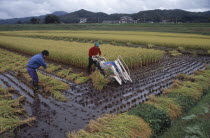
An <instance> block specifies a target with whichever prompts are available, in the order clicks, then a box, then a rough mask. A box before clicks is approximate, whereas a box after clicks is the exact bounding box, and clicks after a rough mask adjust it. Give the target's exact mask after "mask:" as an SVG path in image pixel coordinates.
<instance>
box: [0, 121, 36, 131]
mask: <svg viewBox="0 0 210 138" xmlns="http://www.w3.org/2000/svg"><path fill="white" fill-rule="evenodd" d="M35 120H36V118H35V117H31V118H28V119H25V120H21V119H20V118H18V117H16V118H3V117H0V134H2V133H4V132H7V131H9V130H11V129H13V128H16V127H18V126H21V125H23V124H29V125H30V124H31V123H32V122H33V121H35Z"/></svg>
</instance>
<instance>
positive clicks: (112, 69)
mask: <svg viewBox="0 0 210 138" xmlns="http://www.w3.org/2000/svg"><path fill="white" fill-rule="evenodd" d="M93 60H94V61H96V62H97V63H98V64H99V65H100V67H101V68H102V69H104V71H105V75H107V77H108V78H109V79H114V80H116V81H117V82H118V83H119V84H120V85H122V84H123V82H124V83H127V82H131V83H132V79H131V77H130V70H129V69H128V66H127V65H126V63H125V62H124V60H123V58H122V57H121V56H118V58H117V60H115V61H111V62H107V61H106V59H105V58H104V57H101V56H93Z"/></svg>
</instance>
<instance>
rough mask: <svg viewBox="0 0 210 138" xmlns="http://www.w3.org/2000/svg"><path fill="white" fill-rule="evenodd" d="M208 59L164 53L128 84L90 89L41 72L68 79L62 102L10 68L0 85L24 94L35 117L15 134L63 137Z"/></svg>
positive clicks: (137, 100)
mask: <svg viewBox="0 0 210 138" xmlns="http://www.w3.org/2000/svg"><path fill="white" fill-rule="evenodd" d="M209 62H210V58H207V57H193V56H180V57H167V56H166V57H165V58H164V60H163V61H162V62H161V63H156V64H153V65H150V66H148V67H144V68H141V69H139V70H136V71H135V72H133V73H132V79H133V83H132V84H125V85H123V86H119V85H118V84H110V85H109V86H107V87H106V88H105V89H104V90H102V91H97V90H94V89H92V88H91V85H89V84H83V85H76V84H73V83H71V82H68V81H66V80H64V79H61V78H57V77H55V76H53V75H50V74H47V73H44V72H42V73H43V74H45V75H50V76H52V77H55V78H57V79H60V80H62V81H64V82H66V83H69V85H70V86H71V88H70V89H69V90H67V91H66V92H65V93H64V95H65V96H66V97H67V98H68V99H69V102H66V103H64V102H59V101H56V100H54V99H52V98H45V97H43V96H42V95H41V94H40V93H36V92H34V91H33V90H32V89H31V88H30V87H28V86H27V85H26V84H24V83H22V82H21V81H19V80H18V79H16V78H15V77H14V74H13V73H12V72H8V73H5V74H0V85H3V87H5V88H6V87H10V86H13V87H14V88H15V89H16V90H17V92H16V93H14V96H13V98H18V97H19V96H20V95H23V96H25V97H26V102H25V105H24V107H25V109H26V111H27V113H28V114H29V115H30V116H35V117H36V118H37V121H36V123H35V124H34V125H33V126H32V127H23V128H22V129H21V130H20V131H17V134H16V135H17V137H31V138H32V137H39V138H44V137H50V138H58V137H59V138H63V137H65V136H66V134H67V133H68V132H70V131H73V130H78V129H80V128H84V127H85V125H86V124H87V123H88V122H89V121H90V120H91V119H95V118H97V117H99V116H100V115H102V114H105V113H120V112H125V111H127V110H129V109H131V108H132V107H135V106H136V105H138V104H140V103H142V102H144V101H145V100H147V99H148V96H149V95H150V94H156V95H158V94H161V92H162V89H164V88H168V87H169V86H170V85H171V84H172V81H173V80H174V79H175V76H176V75H177V74H180V73H185V74H191V73H193V72H194V71H196V70H198V69H204V68H205V64H206V63H209Z"/></svg>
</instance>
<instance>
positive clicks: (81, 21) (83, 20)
mask: <svg viewBox="0 0 210 138" xmlns="http://www.w3.org/2000/svg"><path fill="white" fill-rule="evenodd" d="M86 22H87V18H80V21H79V23H86Z"/></svg>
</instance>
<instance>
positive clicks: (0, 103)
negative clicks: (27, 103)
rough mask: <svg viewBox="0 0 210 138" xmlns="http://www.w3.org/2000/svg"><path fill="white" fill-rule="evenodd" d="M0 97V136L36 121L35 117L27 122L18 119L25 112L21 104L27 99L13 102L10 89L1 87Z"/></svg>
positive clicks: (20, 98) (21, 98)
mask: <svg viewBox="0 0 210 138" xmlns="http://www.w3.org/2000/svg"><path fill="white" fill-rule="evenodd" d="M10 90H11V89H10ZM0 95H1V96H0V134H2V133H4V132H7V131H9V130H11V129H13V128H16V127H18V126H20V125H23V124H29V123H31V122H33V121H34V120H35V118H34V117H31V118H26V119H25V120H23V119H20V118H19V117H18V115H19V114H23V113H24V112H25V110H24V109H23V108H22V107H21V102H23V100H24V99H25V97H23V96H20V97H19V98H18V99H15V100H13V99H12V95H11V94H9V89H3V88H2V87H0Z"/></svg>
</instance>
